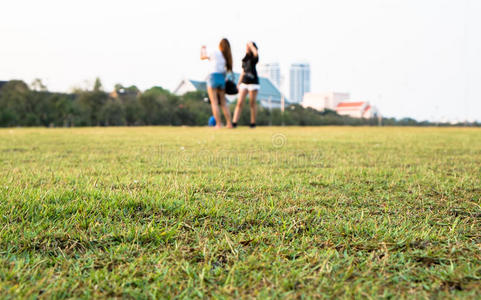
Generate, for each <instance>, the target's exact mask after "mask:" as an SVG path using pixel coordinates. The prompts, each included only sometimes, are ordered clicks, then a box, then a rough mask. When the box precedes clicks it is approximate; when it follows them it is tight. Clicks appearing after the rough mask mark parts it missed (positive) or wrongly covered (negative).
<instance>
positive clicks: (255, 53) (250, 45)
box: [249, 42, 259, 57]
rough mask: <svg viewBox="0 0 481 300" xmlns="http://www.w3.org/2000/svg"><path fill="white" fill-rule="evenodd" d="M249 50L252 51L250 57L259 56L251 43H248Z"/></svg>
mask: <svg viewBox="0 0 481 300" xmlns="http://www.w3.org/2000/svg"><path fill="white" fill-rule="evenodd" d="M249 48H250V49H251V51H252V55H254V56H255V57H258V56H259V52H258V51H257V48H256V47H254V44H253V43H252V42H250V43H249Z"/></svg>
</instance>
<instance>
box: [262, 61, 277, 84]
mask: <svg viewBox="0 0 481 300" xmlns="http://www.w3.org/2000/svg"><path fill="white" fill-rule="evenodd" d="M259 76H262V77H266V78H269V79H270V80H271V81H272V83H274V84H275V85H276V86H277V87H278V88H280V87H281V67H280V65H279V63H269V64H261V65H260V66H259Z"/></svg>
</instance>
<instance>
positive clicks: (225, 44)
mask: <svg viewBox="0 0 481 300" xmlns="http://www.w3.org/2000/svg"><path fill="white" fill-rule="evenodd" d="M219 49H220V52H222V55H223V56H224V59H225V66H226V68H227V71H232V52H231V50H230V43H229V40H227V39H222V40H221V41H220V43H219Z"/></svg>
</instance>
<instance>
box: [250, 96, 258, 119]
mask: <svg viewBox="0 0 481 300" xmlns="http://www.w3.org/2000/svg"><path fill="white" fill-rule="evenodd" d="M249 101H250V102H249V104H250V106H251V124H255V123H256V113H257V90H254V91H249Z"/></svg>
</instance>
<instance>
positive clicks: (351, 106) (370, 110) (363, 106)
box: [336, 101, 380, 119]
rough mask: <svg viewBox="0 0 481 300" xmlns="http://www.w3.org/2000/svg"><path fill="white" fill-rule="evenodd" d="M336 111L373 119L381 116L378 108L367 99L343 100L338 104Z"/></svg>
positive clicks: (354, 116) (343, 114) (350, 115)
mask: <svg viewBox="0 0 481 300" xmlns="http://www.w3.org/2000/svg"><path fill="white" fill-rule="evenodd" d="M336 112H337V113H338V114H339V115H341V116H349V117H351V118H365V119H372V118H376V117H379V116H380V114H379V111H378V109H377V108H376V107H374V106H372V105H371V104H369V102H367V101H361V102H341V103H339V104H338V105H337V108H336Z"/></svg>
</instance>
